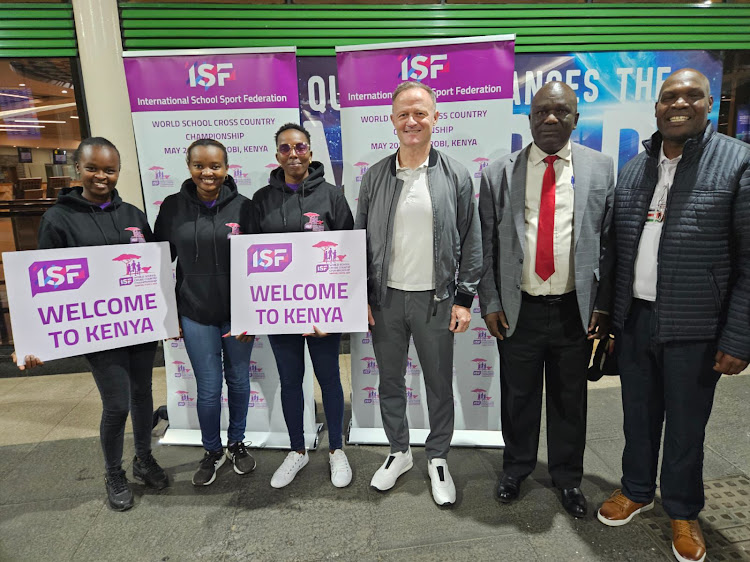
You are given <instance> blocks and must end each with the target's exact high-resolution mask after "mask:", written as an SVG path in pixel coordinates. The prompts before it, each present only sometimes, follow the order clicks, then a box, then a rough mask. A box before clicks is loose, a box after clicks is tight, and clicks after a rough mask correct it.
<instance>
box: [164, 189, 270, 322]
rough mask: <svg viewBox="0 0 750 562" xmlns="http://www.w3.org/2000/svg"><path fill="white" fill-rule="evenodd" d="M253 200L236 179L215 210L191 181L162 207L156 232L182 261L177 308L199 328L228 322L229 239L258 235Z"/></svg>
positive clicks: (179, 266) (221, 194)
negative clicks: (198, 192)
mask: <svg viewBox="0 0 750 562" xmlns="http://www.w3.org/2000/svg"><path fill="white" fill-rule="evenodd" d="M258 231H259V230H258V225H257V218H256V216H255V213H254V212H253V202H252V201H250V200H249V199H248V198H247V197H244V196H243V195H240V194H239V193H238V192H237V185H236V184H235V183H234V179H233V178H232V176H227V177H226V178H225V180H224V184H223V185H222V186H221V191H220V193H219V197H218V199H217V200H216V204H215V205H213V206H212V207H210V208H209V207H208V206H206V204H205V203H204V202H203V201H201V200H200V199H199V198H198V194H197V188H196V187H195V183H194V182H193V180H192V179H188V180H185V182H184V183H183V184H182V188H181V189H180V191H179V193H175V194H174V195H170V196H169V197H167V198H166V199H165V200H164V202H163V203H162V204H161V208H160V210H159V216H158V217H157V219H156V225H155V227H154V233H155V235H156V239H157V240H159V241H166V242H169V247H170V250H171V252H172V259H173V260H174V259H175V258H177V287H176V291H177V310H178V312H179V314H180V315H181V316H187V317H188V318H190V319H191V320H194V321H195V322H198V323H200V324H206V325H213V326H216V325H219V324H221V323H222V322H226V321H229V319H230V312H229V311H230V309H229V239H230V238H231V237H232V236H233V235H237V234H257V233H258Z"/></svg>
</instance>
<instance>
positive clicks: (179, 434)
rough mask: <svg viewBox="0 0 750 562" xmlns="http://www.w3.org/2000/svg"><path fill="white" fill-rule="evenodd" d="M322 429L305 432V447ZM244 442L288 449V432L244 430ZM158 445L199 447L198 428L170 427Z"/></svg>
mask: <svg viewBox="0 0 750 562" xmlns="http://www.w3.org/2000/svg"><path fill="white" fill-rule="evenodd" d="M321 429H323V424H322V423H318V424H315V433H305V447H306V448H307V449H308V450H310V451H314V450H315V449H317V447H318V434H319V433H320V430H321ZM381 431H382V430H381ZM221 442H222V443H223V444H224V445H226V442H227V432H226V431H224V430H222V431H221ZM245 443H246V444H248V447H249V448H250V449H289V447H290V443H289V434H288V433H287V432H286V431H285V432H283V433H282V432H278V431H276V432H274V431H246V432H245ZM159 444H160V445H192V446H197V447H200V446H202V445H203V443H202V441H201V432H200V429H172V428H169V429H167V431H166V432H165V433H164V436H163V437H162V438H161V439H159Z"/></svg>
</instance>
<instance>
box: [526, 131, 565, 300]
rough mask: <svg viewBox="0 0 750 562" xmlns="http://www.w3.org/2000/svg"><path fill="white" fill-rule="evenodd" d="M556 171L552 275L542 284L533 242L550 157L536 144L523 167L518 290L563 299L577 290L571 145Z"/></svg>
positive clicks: (559, 159) (562, 155)
mask: <svg viewBox="0 0 750 562" xmlns="http://www.w3.org/2000/svg"><path fill="white" fill-rule="evenodd" d="M556 154H557V156H559V158H558V160H556V161H555V163H554V164H553V167H554V169H555V178H556V184H555V229H554V233H553V254H554V259H555V272H554V273H553V274H552V275H551V276H550V277H549V279H547V280H546V281H542V279H541V277H539V276H538V275H537V274H536V238H537V230H538V228H539V205H540V203H541V200H542V181H543V179H544V172H545V170H546V169H547V164H545V163H544V159H545V158H546V157H547V156H549V155H548V154H547V153H546V152H544V151H543V150H542V149H541V148H539V147H538V146H537V145H536V144H535V143H532V144H531V148H530V150H529V161H528V163H527V165H526V210H525V212H524V217H525V221H526V250H525V253H524V260H523V271H522V273H521V290H522V291H523V292H525V293H528V294H530V295H534V296H539V295H563V294H565V293H569V292H571V291H574V290H575V288H576V280H575V267H574V264H573V260H574V246H573V202H574V196H573V195H574V187H575V178H574V176H573V160H572V156H571V144H570V141H568V142H567V144H566V145H565V146H563V147H562V148H561V149H560V150H559V151H558V152H557V153H556Z"/></svg>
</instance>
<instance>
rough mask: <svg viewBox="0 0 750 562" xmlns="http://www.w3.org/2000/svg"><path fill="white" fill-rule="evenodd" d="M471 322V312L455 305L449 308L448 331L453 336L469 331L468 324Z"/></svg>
mask: <svg viewBox="0 0 750 562" xmlns="http://www.w3.org/2000/svg"><path fill="white" fill-rule="evenodd" d="M470 322H471V310H469V309H468V308H466V307H465V306H460V305H457V304H454V305H453V308H451V325H450V331H451V332H453V333H454V334H460V333H461V332H465V331H466V330H468V329H469V323H470Z"/></svg>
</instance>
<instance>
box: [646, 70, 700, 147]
mask: <svg viewBox="0 0 750 562" xmlns="http://www.w3.org/2000/svg"><path fill="white" fill-rule="evenodd" d="M713 103H714V99H713V97H711V84H710V83H709V81H708V78H706V77H705V76H704V75H703V74H701V73H700V72H698V71H697V70H695V69H693V68H682V69H680V70H677V71H675V72H673V73H672V74H670V75H669V76H668V77H667V79H666V80H665V81H664V84H662V87H661V90H660V91H659V100H658V101H657V102H656V104H655V107H654V109H655V111H654V112H655V114H656V127H657V128H658V129H659V132H660V133H661V136H662V138H663V142H664V144H663V148H664V154H665V155H666V156H667V157H669V158H675V157H676V156H679V155H680V154H682V147H683V146H684V144H685V142H687V140H688V139H690V138H692V137H696V136H698V135H700V134H701V133H703V131H704V130H705V129H706V126H707V124H708V114H709V113H710V112H711V109H712V107H713Z"/></svg>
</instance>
